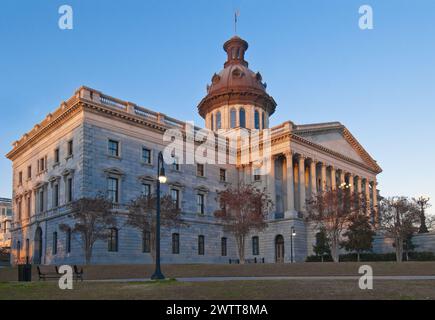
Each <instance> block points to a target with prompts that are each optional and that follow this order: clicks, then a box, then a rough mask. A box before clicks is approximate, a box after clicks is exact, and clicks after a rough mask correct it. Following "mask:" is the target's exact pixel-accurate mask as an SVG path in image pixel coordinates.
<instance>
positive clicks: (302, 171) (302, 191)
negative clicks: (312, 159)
mask: <svg viewBox="0 0 435 320" xmlns="http://www.w3.org/2000/svg"><path fill="white" fill-rule="evenodd" d="M298 167H299V204H300V208H299V209H300V211H305V157H304V156H302V155H300V156H299V165H298Z"/></svg>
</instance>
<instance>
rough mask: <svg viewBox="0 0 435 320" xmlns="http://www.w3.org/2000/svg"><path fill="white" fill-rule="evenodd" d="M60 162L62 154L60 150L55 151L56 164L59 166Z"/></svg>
mask: <svg viewBox="0 0 435 320" xmlns="http://www.w3.org/2000/svg"><path fill="white" fill-rule="evenodd" d="M59 162H60V152H59V148H57V149H55V150H54V163H55V164H57V163H59Z"/></svg>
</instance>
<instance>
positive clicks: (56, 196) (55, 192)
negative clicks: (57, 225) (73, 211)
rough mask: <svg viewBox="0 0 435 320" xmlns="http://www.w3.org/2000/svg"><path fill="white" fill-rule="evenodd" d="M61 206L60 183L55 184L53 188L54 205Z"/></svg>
mask: <svg viewBox="0 0 435 320" xmlns="http://www.w3.org/2000/svg"><path fill="white" fill-rule="evenodd" d="M58 206H59V185H58V184H55V185H54V188H53V207H55V208H56V207H58Z"/></svg>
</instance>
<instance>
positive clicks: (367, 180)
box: [364, 179, 370, 215]
mask: <svg viewBox="0 0 435 320" xmlns="http://www.w3.org/2000/svg"><path fill="white" fill-rule="evenodd" d="M364 193H365V197H366V202H367V208H366V213H367V215H370V187H369V179H365V185H364Z"/></svg>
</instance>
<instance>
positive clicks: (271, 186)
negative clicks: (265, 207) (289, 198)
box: [267, 155, 276, 205]
mask: <svg viewBox="0 0 435 320" xmlns="http://www.w3.org/2000/svg"><path fill="white" fill-rule="evenodd" d="M269 161H270V170H269V174H268V175H267V188H268V191H269V195H270V199H271V200H272V202H273V205H276V194H275V157H274V156H273V155H271V156H270V159H269Z"/></svg>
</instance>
